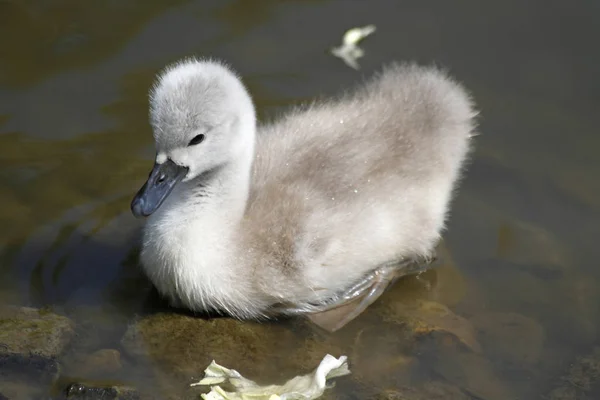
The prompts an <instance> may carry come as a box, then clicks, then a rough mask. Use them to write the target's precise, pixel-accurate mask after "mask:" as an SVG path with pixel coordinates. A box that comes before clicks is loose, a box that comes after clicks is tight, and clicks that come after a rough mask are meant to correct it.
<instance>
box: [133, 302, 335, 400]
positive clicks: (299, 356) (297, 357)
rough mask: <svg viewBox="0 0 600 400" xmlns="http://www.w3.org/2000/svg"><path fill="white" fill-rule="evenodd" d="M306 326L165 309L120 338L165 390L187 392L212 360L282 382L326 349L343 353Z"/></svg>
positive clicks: (248, 374) (259, 378)
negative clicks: (189, 313) (198, 314)
mask: <svg viewBox="0 0 600 400" xmlns="http://www.w3.org/2000/svg"><path fill="white" fill-rule="evenodd" d="M303 329H304V330H305V329H306V328H303V326H302V325H301V324H299V325H295V323H294V322H292V321H290V323H287V322H282V323H257V322H250V321H245V322H240V321H237V320H233V319H230V318H213V319H208V320H207V319H202V318H198V317H194V316H189V315H184V314H175V313H160V314H155V315H152V316H147V317H145V318H141V319H140V320H138V321H137V322H135V323H133V324H132V325H131V326H130V327H129V329H128V330H127V332H126V333H125V335H124V337H123V339H122V342H121V343H122V347H123V351H124V353H125V355H126V356H127V357H128V358H131V359H132V360H133V362H134V363H141V364H150V365H152V367H153V368H152V369H153V373H154V376H155V381H156V383H157V385H158V386H159V387H160V388H161V390H162V392H161V394H162V393H165V394H166V393H171V394H173V395H174V394H176V393H177V394H179V395H182V396H183V394H182V391H186V390H187V389H188V388H189V384H190V383H193V382H196V381H198V380H199V378H200V377H202V376H203V371H204V369H205V368H206V367H207V366H208V365H209V364H210V362H211V361H212V360H215V361H216V362H217V363H219V364H220V365H223V366H225V367H228V368H232V369H235V370H237V371H239V372H240V373H241V374H242V375H243V376H245V377H247V378H249V379H252V380H256V381H257V382H258V383H283V382H284V381H286V380H287V379H290V378H291V377H293V376H296V375H299V374H304V373H307V372H310V371H311V370H313V369H314V368H315V367H316V366H317V365H318V364H319V363H320V362H321V360H322V358H323V357H324V356H325V355H326V354H327V353H329V354H332V355H334V356H336V357H338V356H340V355H341V350H340V349H339V348H337V347H336V346H330V345H328V344H327V341H321V340H319V339H317V338H316V337H315V336H314V335H311V334H310V333H309V334H308V335H307V336H305V335H302V334H299V333H298V332H299V331H302V330H303ZM303 333H306V332H303ZM200 389H201V388H198V390H195V393H199V392H200ZM173 398H175V397H173Z"/></svg>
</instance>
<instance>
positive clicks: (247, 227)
mask: <svg viewBox="0 0 600 400" xmlns="http://www.w3.org/2000/svg"><path fill="white" fill-rule="evenodd" d="M150 99H151V100H150V106H151V107H150V108H151V109H150V120H151V125H152V128H153V132H154V139H155V143H156V151H157V156H156V162H155V166H154V169H153V171H152V173H151V175H150V178H149V179H148V182H146V184H145V185H144V187H143V188H142V189H141V190H140V192H139V193H138V195H137V196H136V198H135V199H134V201H133V203H132V210H133V213H134V214H135V215H137V216H147V221H146V225H145V228H144V234H143V246H142V251H141V257H140V259H141V264H142V266H143V268H144V270H145V272H146V273H147V275H148V277H149V278H150V279H151V281H152V282H153V283H154V285H155V286H156V287H157V289H158V290H159V292H160V293H161V294H163V295H164V296H166V297H168V298H169V299H170V300H171V301H172V303H173V304H175V305H178V306H183V307H186V308H188V309H191V310H195V311H218V312H224V313H227V314H229V315H231V316H233V317H236V318H241V319H246V318H263V317H270V316H273V315H276V314H277V313H278V312H277V311H276V310H277V307H276V306H277V305H278V304H291V305H293V306H294V310H300V311H302V310H305V311H307V312H310V311H311V310H313V311H314V307H315V305H319V304H326V303H327V302H328V301H331V299H335V298H336V296H339V294H340V293H341V292H344V290H347V288H349V287H352V285H354V284H355V283H356V282H360V281H361V279H363V277H365V276H367V275H368V274H373V273H375V272H377V268H379V267H380V266H382V265H388V264H389V263H393V262H395V261H402V260H416V259H420V258H424V257H425V258H426V257H428V256H430V255H432V254H433V249H434V247H435V245H436V244H437V242H438V240H439V238H440V235H441V232H442V230H443V228H444V224H445V220H446V216H447V214H448V208H449V204H450V201H451V198H452V194H453V191H454V189H455V187H456V183H457V181H458V179H459V177H460V175H461V171H462V170H463V167H464V163H465V159H466V158H467V156H468V152H469V149H470V142H471V140H470V139H471V137H472V136H473V135H474V126H475V123H474V117H475V115H476V113H475V112H474V110H473V104H472V102H471V100H470V98H469V96H468V95H467V93H466V92H465V90H464V89H463V88H462V86H461V85H459V84H458V83H456V82H455V81H453V80H452V79H450V78H449V77H448V76H447V75H446V74H445V73H443V72H441V71H440V70H438V69H436V68H432V67H421V66H417V65H415V64H399V65H398V64H395V65H392V66H389V67H387V68H386V69H384V71H383V72H381V73H380V74H378V75H376V76H375V77H373V78H372V79H370V80H369V81H367V82H366V83H364V84H363V85H361V86H359V87H358V88H357V89H356V90H354V91H353V92H351V93H348V94H345V95H343V96H340V97H338V98H336V99H332V100H329V101H324V102H316V103H314V104H312V105H310V106H307V107H304V108H298V109H294V110H292V111H291V112H289V113H288V114H286V115H284V116H282V117H281V118H280V119H279V120H277V121H276V122H273V123H268V124H265V125H260V126H259V127H257V123H256V117H255V110H254V105H253V102H252V100H251V97H250V95H249V94H248V92H247V90H246V89H245V87H244V85H243V84H242V82H241V80H240V78H239V77H238V76H237V75H236V74H235V73H234V72H233V71H232V70H231V69H230V68H229V67H228V66H226V65H224V64H223V63H220V62H217V61H211V60H195V59H193V60H185V61H182V62H179V63H177V64H175V65H173V66H171V67H168V68H167V69H166V70H165V71H163V72H162V73H161V74H160V76H159V77H158V79H157V82H156V84H155V86H154V87H153V89H152V91H151V96H150ZM311 307H312V308H311ZM281 312H283V313H285V311H281Z"/></svg>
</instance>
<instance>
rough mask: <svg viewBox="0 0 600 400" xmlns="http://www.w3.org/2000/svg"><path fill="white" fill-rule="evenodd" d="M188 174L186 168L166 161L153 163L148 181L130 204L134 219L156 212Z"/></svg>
mask: <svg viewBox="0 0 600 400" xmlns="http://www.w3.org/2000/svg"><path fill="white" fill-rule="evenodd" d="M187 173H188V168H187V167H182V166H179V165H177V164H175V163H174V162H173V161H171V160H167V161H165V162H164V163H162V164H158V163H155V164H154V168H152V171H151V172H150V176H149V177H148V180H147V181H146V183H145V184H144V186H142V188H141V189H140V191H139V192H137V194H136V195H135V197H134V198H133V201H132V202H131V212H132V213H133V215H135V216H136V217H147V216H149V215H151V214H152V213H153V212H155V211H156V210H158V208H159V207H160V206H161V204H162V203H163V202H164V201H165V199H166V198H167V197H168V196H169V194H171V191H172V190H173V188H174V187H175V185H177V183H179V181H181V180H182V179H183V178H184V177H185V176H186V174H187Z"/></svg>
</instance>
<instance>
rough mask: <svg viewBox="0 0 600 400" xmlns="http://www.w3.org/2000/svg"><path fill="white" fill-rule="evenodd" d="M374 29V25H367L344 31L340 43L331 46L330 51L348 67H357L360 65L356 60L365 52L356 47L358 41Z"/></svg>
mask: <svg viewBox="0 0 600 400" xmlns="http://www.w3.org/2000/svg"><path fill="white" fill-rule="evenodd" d="M375 30H376V27H375V25H367V26H363V27H358V28H352V29H350V30H348V31H346V33H345V34H344V37H343V39H342V45H341V46H338V47H334V48H332V49H331V53H332V54H333V55H334V56H336V57H339V58H341V59H342V60H344V62H345V63H346V65H348V66H349V67H351V68H354V69H359V68H360V66H359V65H358V62H357V60H358V59H359V58H360V57H362V56H364V54H365V53H364V51H363V50H362V49H361V48H360V47H358V42H360V41H361V40H362V39H364V38H365V37H367V36H369V35H371V34H372V33H374V32H375Z"/></svg>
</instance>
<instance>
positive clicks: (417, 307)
mask: <svg viewBox="0 0 600 400" xmlns="http://www.w3.org/2000/svg"><path fill="white" fill-rule="evenodd" d="M380 312H381V314H382V316H383V319H384V320H385V321H388V322H396V323H399V324H402V325H404V326H405V327H406V328H408V329H409V330H410V331H411V332H413V334H414V336H416V337H418V336H423V335H427V334H430V333H432V332H445V333H449V334H451V335H453V336H455V337H456V338H457V339H458V340H459V341H460V342H461V343H462V344H463V345H465V346H466V347H467V348H469V349H470V350H472V351H474V352H477V353H479V352H480V351H481V346H480V344H479V342H478V341H477V337H476V334H475V330H474V329H473V327H472V325H471V323H470V322H469V321H468V320H466V319H465V318H463V317H461V316H459V315H456V314H454V313H453V312H452V311H451V310H450V309H449V308H448V307H446V306H445V305H443V304H441V303H437V302H434V301H428V300H414V301H410V302H401V303H389V304H386V305H385V306H384V307H381V311H380Z"/></svg>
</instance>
